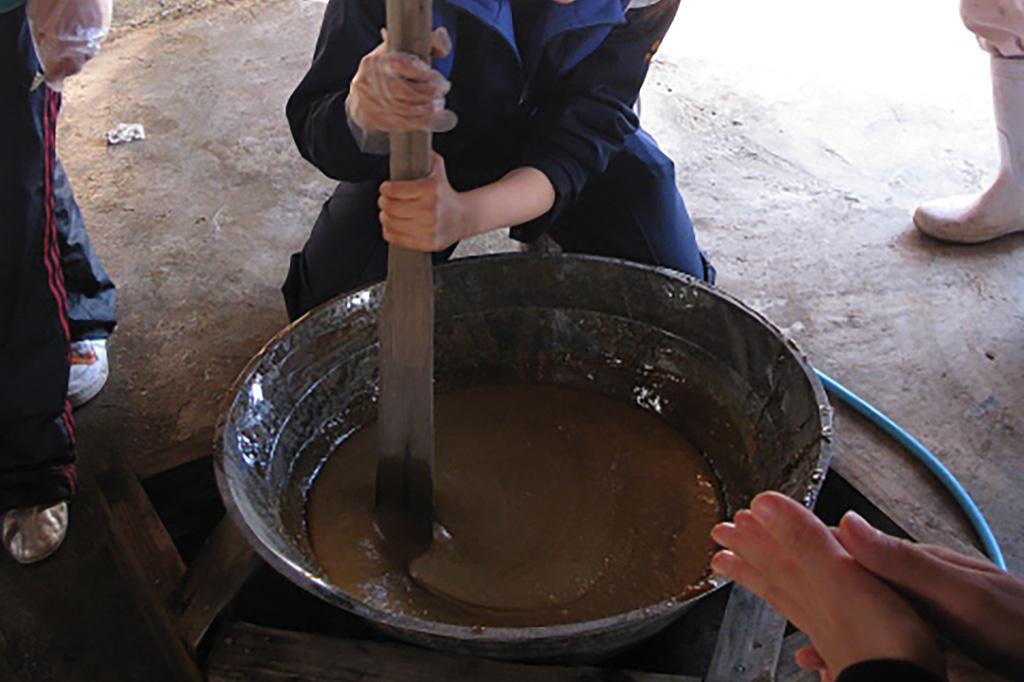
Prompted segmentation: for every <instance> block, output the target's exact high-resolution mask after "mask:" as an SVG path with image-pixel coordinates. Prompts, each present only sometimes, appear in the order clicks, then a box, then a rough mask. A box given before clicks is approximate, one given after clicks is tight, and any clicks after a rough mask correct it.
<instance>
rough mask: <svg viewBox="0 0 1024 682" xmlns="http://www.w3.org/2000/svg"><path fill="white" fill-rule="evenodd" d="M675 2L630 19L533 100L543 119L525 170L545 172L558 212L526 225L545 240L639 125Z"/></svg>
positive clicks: (532, 136) (534, 123)
mask: <svg viewBox="0 0 1024 682" xmlns="http://www.w3.org/2000/svg"><path fill="white" fill-rule="evenodd" d="M668 2H673V0H662V2H661V3H658V4H655V5H652V6H650V7H647V8H644V9H637V10H633V11H630V12H628V13H627V14H626V18H627V21H626V23H625V24H621V25H619V26H617V27H615V28H614V29H612V31H611V33H609V35H608V37H607V38H605V40H604V42H603V43H602V44H601V45H600V46H599V47H598V48H597V49H596V50H595V51H594V52H592V53H591V54H590V55H589V56H587V57H586V58H585V59H584V60H583V61H582V62H581V63H580V64H579V65H578V66H577V67H576V68H574V69H573V70H572V71H570V72H569V73H568V74H566V75H565V76H563V77H562V78H560V79H557V80H555V82H554V83H552V85H551V87H550V88H549V89H548V91H547V92H542V93H531V96H532V97H535V101H536V102H537V112H536V114H535V116H534V117H533V119H532V120H531V124H530V133H529V135H528V138H527V144H526V148H525V149H524V152H523V156H522V158H521V163H522V165H524V166H532V167H534V168H537V169H539V170H540V171H542V172H543V173H544V174H545V175H547V177H548V179H549V180H550V181H551V184H552V185H554V188H555V205H554V207H553V208H552V209H551V211H549V212H548V213H547V214H545V215H544V216H541V217H540V218H538V219H537V220H535V221H532V222H531V223H528V224H527V225H524V226H522V228H521V229H523V230H524V232H525V233H539V232H540V231H541V230H543V229H546V228H547V226H548V225H550V224H551V223H552V222H554V221H555V220H557V218H558V216H559V214H560V213H561V212H562V211H564V210H565V208H566V207H567V206H570V205H572V203H574V202H575V201H576V199H577V198H578V197H579V195H580V192H582V191H583V187H584V185H586V183H587V180H588V179H589V178H590V177H591V176H593V175H598V174H600V173H603V172H604V171H605V169H606V168H607V167H608V163H609V161H611V159H612V158H613V157H614V156H615V155H616V154H618V153H619V151H621V150H622V147H623V144H624V143H625V139H626V137H627V136H628V135H630V134H632V133H634V132H635V131H636V129H637V127H638V125H639V122H638V120H637V117H636V114H635V113H634V111H633V106H634V104H635V103H636V99H637V96H638V94H639V92H640V86H641V85H643V82H644V78H646V76H647V69H648V67H649V66H650V60H651V58H652V57H653V56H654V52H655V50H656V49H657V46H658V44H659V43H660V41H661V39H662V38H664V36H665V33H666V32H667V31H668V28H669V26H670V25H671V23H672V19H673V17H674V16H675V9H676V8H675V7H662V5H664V4H665V3H668Z"/></svg>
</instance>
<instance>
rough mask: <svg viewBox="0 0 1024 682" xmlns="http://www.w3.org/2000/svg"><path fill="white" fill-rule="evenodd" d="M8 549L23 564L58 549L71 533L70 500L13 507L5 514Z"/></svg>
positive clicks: (6, 545) (5, 546)
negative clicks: (69, 530) (47, 505)
mask: <svg viewBox="0 0 1024 682" xmlns="http://www.w3.org/2000/svg"><path fill="white" fill-rule="evenodd" d="M3 520H4V521H3V543H4V549H6V550H7V552H8V554H10V555H11V556H12V557H14V560H15V561H17V562H18V563H19V564H34V563H36V562H38V561H42V560H43V559H45V558H47V557H49V556H50V555H52V554H53V553H54V552H56V551H57V550H58V549H59V548H60V546H61V544H62V543H63V542H64V538H65V536H67V533H68V503H67V502H58V503H57V504H55V505H52V506H50V507H42V506H37V507H27V508H25V509H12V510H11V511H9V512H7V513H6V514H4V515H3Z"/></svg>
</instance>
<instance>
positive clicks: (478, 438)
mask: <svg viewBox="0 0 1024 682" xmlns="http://www.w3.org/2000/svg"><path fill="white" fill-rule="evenodd" d="M435 423H436V434H437V436H436V452H437V454H436V462H435V471H434V480H435V506H436V510H435V511H436V517H437V521H438V522H439V526H440V527H441V528H443V530H440V529H439V530H438V532H437V533H435V542H434V544H433V546H432V547H431V549H430V550H429V551H428V552H427V553H426V554H424V555H422V556H420V557H416V558H412V561H411V562H410V558H411V557H410V556H409V555H408V553H407V552H404V551H403V548H401V547H398V546H395V543H393V542H388V541H385V540H384V538H383V536H382V534H381V533H380V532H379V530H378V528H377V525H376V524H375V519H374V512H373V486H374V476H375V466H376V451H375V448H376V424H375V423H374V424H369V425H368V426H367V427H365V428H363V429H362V430H360V431H358V432H356V433H354V434H353V435H352V436H351V437H350V438H348V439H347V440H346V441H345V442H344V443H343V444H342V445H341V446H340V447H339V448H338V450H337V451H336V452H335V453H334V454H333V455H332V456H331V457H330V458H329V459H328V461H327V462H326V463H325V464H324V465H323V467H322V469H321V471H320V473H319V474H318V475H317V478H316V479H315V481H314V483H313V486H312V488H311V490H310V493H309V500H308V508H307V524H308V528H309V534H310V540H311V543H312V546H313V550H314V552H315V554H316V557H317V559H318V560H319V562H320V565H321V566H322V567H323V569H324V571H325V573H326V576H327V578H328V579H329V580H330V581H331V582H332V583H333V584H335V585H336V586H338V587H340V588H341V589H342V590H343V591H345V592H346V593H348V594H350V595H352V596H354V597H356V598H358V599H359V600H361V601H363V602H365V603H367V604H369V605H372V606H374V607H377V608H380V609H385V610H387V611H389V612H392V613H397V614H403V615H408V616H415V617H418V618H423V619H426V620H430V621H433V622H442V623H450V624H455V625H468V626H490V627H525V626H540V625H555V624H562V623H575V622H583V621H589V620H594V619H598V618H603V617H607V616H613V615H617V614H621V613H625V612H628V611H632V610H634V609H638V608H642V607H646V606H653V605H654V604H657V603H658V602H661V601H664V600H666V599H669V598H672V597H679V598H686V597H688V596H691V595H692V594H694V593H695V592H696V591H698V590H701V589H703V588H704V587H705V586H706V585H705V583H704V580H705V579H706V578H707V577H708V570H709V569H708V566H709V563H710V559H711V555H712V554H713V553H714V550H715V546H714V544H713V543H712V541H711V539H710V537H709V533H710V531H711V528H712V526H714V524H715V523H717V522H719V521H721V520H722V518H723V513H724V511H723V510H724V507H723V503H722V495H721V492H720V490H719V486H718V483H717V479H716V478H715V476H714V475H713V473H712V471H711V468H710V467H709V466H708V464H707V462H706V461H705V460H704V458H703V457H702V456H701V454H700V453H699V452H698V451H697V450H696V449H695V448H694V447H693V446H692V445H691V444H690V443H689V442H687V441H686V440H685V439H684V438H683V437H682V436H680V435H679V434H678V433H677V432H676V431H674V430H673V429H672V428H671V427H670V426H669V425H668V424H666V423H665V422H663V421H662V420H661V419H659V418H658V417H657V416H656V415H654V414H651V413H649V412H646V411H644V410H642V409H640V408H638V407H635V406H632V405H628V404H624V403H620V402H617V401H615V400H613V399H611V398H608V397H605V396H602V395H599V394H596V393H589V392H585V391H579V390H573V389H567V388H561V387H557V386H545V385H511V386H481V387H473V388H467V389H461V390H456V391H452V392H450V393H442V394H439V395H438V396H437V398H436V401H435Z"/></svg>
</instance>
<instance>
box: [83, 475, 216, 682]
mask: <svg viewBox="0 0 1024 682" xmlns="http://www.w3.org/2000/svg"><path fill="white" fill-rule="evenodd" d="M98 498H99V507H100V509H101V510H102V512H103V513H104V515H105V516H106V518H107V521H108V524H109V526H108V527H109V529H110V536H111V539H112V541H113V545H114V548H115V550H116V551H114V552H113V557H114V565H115V566H116V567H117V570H118V572H119V573H120V574H121V577H122V578H123V579H124V585H125V587H126V588H127V593H128V596H129V598H130V599H131V601H132V602H133V603H134V605H135V607H136V609H137V611H138V614H139V615H140V616H141V618H142V621H143V622H144V624H145V627H146V629H147V630H148V631H149V633H150V634H151V635H152V637H151V639H152V641H153V642H154V643H155V644H156V646H157V650H158V652H159V654H160V660H159V662H157V663H155V667H157V668H158V669H160V670H163V671H166V672H167V673H168V675H169V677H170V678H171V679H174V680H181V681H182V682H200V681H201V680H202V679H203V676H202V675H201V674H200V672H199V669H198V668H197V667H196V664H195V661H194V660H193V658H192V656H191V655H190V652H189V651H187V650H186V649H185V647H184V646H183V645H182V643H181V641H180V640H179V639H178V637H177V636H176V633H175V631H174V625H173V624H172V622H171V619H170V616H169V615H168V613H167V609H166V606H165V604H164V602H163V600H162V599H161V597H160V594H159V593H158V592H157V591H156V590H154V589H153V587H152V584H151V577H150V576H148V575H147V574H146V573H145V572H144V570H143V568H142V565H141V563H140V562H139V560H138V557H137V556H136V554H135V550H136V549H137V548H136V547H135V546H134V545H132V544H131V542H133V541H134V538H130V536H129V534H127V533H125V532H124V529H123V527H122V526H120V525H118V521H119V519H118V517H117V516H116V515H115V514H114V510H113V509H112V508H111V507H110V505H109V504H107V500H106V498H105V497H104V496H103V495H99V496H98Z"/></svg>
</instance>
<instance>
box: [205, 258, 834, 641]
mask: <svg viewBox="0 0 1024 682" xmlns="http://www.w3.org/2000/svg"><path fill="white" fill-rule="evenodd" d="M435 281H436V284H437V302H436V316H437V324H436V330H437V334H436V341H435V349H436V377H437V390H438V391H444V390H446V389H449V388H454V387H459V386H465V385H471V384H478V383H496V382H544V383H554V384H561V385H565V386H571V387H577V388H584V389H589V390H595V391H600V392H602V393H605V394H607V395H609V396H612V397H615V398H618V399H620V400H624V401H631V402H633V403H635V404H637V405H640V406H642V407H644V408H645V409H649V410H653V411H654V412H657V413H658V414H660V415H661V417H662V418H663V419H665V420H666V421H668V422H669V423H671V424H672V425H673V426H675V427H676V428H677V429H678V430H679V431H680V432H682V433H683V434H684V435H686V436H687V437H688V438H689V439H690V440H691V441H692V442H694V443H695V444H696V445H698V447H700V448H701V449H702V450H703V451H704V452H705V453H706V454H707V457H708V458H709V460H710V461H711V463H712V466H713V467H714V469H715V471H716V472H717V473H718V475H719V476H720V478H721V481H722V483H723V486H724V490H725V496H726V501H727V505H728V507H729V509H730V510H731V511H733V510H736V509H737V508H740V507H742V506H744V505H746V504H747V503H748V502H749V500H750V499H751V497H752V496H753V495H755V494H756V493H758V492H760V491H762V490H766V489H776V490H781V491H782V492H784V493H786V494H788V495H791V496H792V497H794V498H796V499H798V500H801V501H804V502H805V503H808V504H810V503H812V502H813V500H814V496H815V495H816V494H817V491H818V488H819V486H820V484H821V480H822V475H823V471H824V468H825V466H826V465H827V462H828V457H829V439H830V436H831V410H830V409H829V406H828V402H827V399H826V396H825V392H824V389H823V388H822V387H821V385H820V384H819V383H818V380H817V379H816V378H815V376H814V373H813V371H812V370H811V368H810V366H809V365H808V363H807V361H806V360H805V359H804V357H803V356H802V354H801V353H800V352H799V351H798V350H797V349H796V347H795V346H794V345H793V344H792V342H790V341H788V340H787V339H786V338H785V337H784V336H783V334H782V333H780V332H779V330H778V329H777V328H776V327H775V326H774V325H772V324H771V323H770V322H768V321H767V320H765V319H764V318H763V317H761V316H760V315H758V314H757V313H755V312H753V311H751V310H750V309H748V308H746V307H745V306H744V305H742V304H741V303H739V302H738V301H736V300H734V299H732V298H730V297H729V296H726V295H724V294H722V293H721V292H719V291H717V290H715V289H714V288H712V287H709V286H706V285H705V284H703V283H701V282H698V281H695V280H694V279H692V278H690V277H687V276H685V275H680V274H678V273H675V272H672V271H668V270H661V269H655V268H650V267H645V266H640V265H634V264H629V263H624V262H620V261H614V260H608V259H600V258H591V257H579V256H563V255H552V256H543V257H540V256H532V255H501V256H488V257H482V258H472V259H466V260H460V261H455V262H452V263H450V264H448V265H445V266H442V267H439V268H437V270H436V274H435ZM381 295H382V287H381V286H375V287H371V288H369V289H364V290H362V291H358V292H355V293H352V294H349V295H346V296H341V297H339V298H337V299H334V300H333V301H331V302H329V303H327V304H325V305H323V306H321V307H320V308H318V309H316V310H314V311H312V312H311V313H310V314H308V315H307V316H305V317H304V318H302V319H300V320H299V321H297V322H296V323H295V324H293V325H291V326H290V327H288V328H286V329H285V330H283V331H282V332H281V333H280V334H278V335H277V336H276V337H275V338H274V339H272V340H271V341H270V342H269V343H268V344H267V345H266V347H265V348H264V349H263V350H262V351H261V352H260V353H259V354H258V355H257V356H256V357H255V358H253V360H252V361H251V362H250V363H249V365H248V366H247V367H246V368H245V370H244V371H243V372H242V374H241V376H240V377H239V379H238V381H237V383H236V385H235V386H234V388H233V390H232V392H231V393H230V394H229V396H228V398H227V404H226V406H225V409H224V411H223V414H222V415H221V419H220V422H219V429H218V435H217V449H216V455H215V465H216V471H217V482H218V484H219V486H220V491H221V495H222V496H223V498H224V503H225V505H226V507H227V510H228V513H229V514H230V515H231V517H232V518H233V519H234V521H235V523H236V524H237V525H238V527H239V528H240V529H241V530H242V531H243V533H244V534H245V535H246V537H247V538H248V540H249V541H250V542H251V543H252V546H253V547H254V548H255V549H256V551H258V552H259V554H260V555H261V556H262V557H263V558H264V559H265V560H266V561H267V562H268V563H269V564H270V565H271V566H273V567H274V568H275V569H277V570H278V571H280V572H281V573H282V574H284V575H285V576H287V577H288V578H289V579H291V580H292V581H293V582H294V583H295V584H297V585H299V586H300V587H303V588H305V589H306V590H309V591H310V592H313V593H314V594H316V595H318V596H320V597H321V598H323V599H325V600H327V601H328V602H330V603H331V604H334V605H336V606H338V607H340V608H342V609H345V610H347V611H351V612H353V613H355V614H358V615H359V616H362V617H363V618H365V619H367V620H368V621H369V622H371V623H372V624H373V625H375V626H376V627H377V628H379V629H380V630H382V631H384V632H386V633H389V634H391V635H393V636H395V637H397V638H399V639H402V640H406V641H409V642H413V643H416V644H421V645H424V646H428V647H433V648H436V649H443V650H447V651H454V652H460V653H466V654H473V655H481V656H489V657H498V658H514V659H522V660H540V659H562V660H583V659H596V658H599V657H601V656H604V655H608V654H611V653H614V652H615V651H618V650H621V649H622V648H624V647H626V646H629V645H630V644H633V643H635V642H638V641H640V640H642V639H644V638H646V637H648V636H650V635H652V634H654V633H655V632H657V631H658V630H660V629H661V628H663V627H665V626H666V625H668V624H669V623H671V622H672V621H673V620H674V619H675V618H677V617H678V616H679V615H680V614H681V613H683V612H684V611H685V610H686V609H687V608H688V607H689V606H691V605H692V604H693V603H694V602H695V601H696V600H697V599H700V598H702V596H704V595H700V596H697V597H694V598H693V599H690V600H687V601H666V602H663V603H660V604H655V605H651V606H650V607H649V608H645V609H641V610H637V611H634V612H630V613H625V614H621V615H618V616H615V617H611V618H605V619H602V620H598V621H591V622H585V623H578V624H572V625H558V626H551V627H535V628H491V629H483V630H479V629H473V628H469V627H459V626H452V625H445V624H438V623H433V622H428V621H424V620H418V619H414V618H408V617H404V616H396V615H394V614H391V613H386V612H382V611H380V610H377V609H375V608H371V607H369V606H367V605H366V604H364V603H362V602H360V601H359V600H358V599H356V598H354V597H353V596H352V595H349V594H346V593H344V592H342V591H341V590H339V589H338V588H336V587H335V586H333V585H331V584H330V583H329V582H327V581H326V579H325V578H324V577H323V575H322V572H321V569H320V568H319V566H318V565H317V560H316V557H315V556H314V554H313V552H312V551H311V549H310V545H309V541H308V538H307V534H306V530H305V527H304V524H305V513H304V511H305V496H306V492H307V491H308V489H309V486H310V483H311V481H312V480H313V478H314V477H315V475H316V472H317V471H318V468H319V466H320V465H321V463H322V462H323V461H324V460H325V458H327V457H328V456H329V455H330V453H331V452H332V451H333V450H334V448H335V447H336V446H337V445H338V444H339V443H340V442H342V441H343V440H344V439H345V438H346V437H347V436H348V435H349V434H351V433H352V432H353V431H354V430H355V429H358V428H359V427H360V426H362V425H363V424H365V423H367V422H368V421H369V420H371V419H373V417H374V415H375V400H376V393H377V338H376V335H377V314H378V310H379V307H380V302H381ZM720 586H721V584H720V583H719V582H716V583H713V584H712V585H710V586H709V591H711V590H714V589H717V588H718V587H720Z"/></svg>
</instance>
